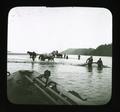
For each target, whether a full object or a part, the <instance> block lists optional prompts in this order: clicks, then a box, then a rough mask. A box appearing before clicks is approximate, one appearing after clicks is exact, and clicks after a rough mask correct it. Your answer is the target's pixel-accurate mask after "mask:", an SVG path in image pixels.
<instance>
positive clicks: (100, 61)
mask: <svg viewBox="0 0 120 112" xmlns="http://www.w3.org/2000/svg"><path fill="white" fill-rule="evenodd" d="M97 64H98V68H102V67H103V62H102V60H101V58H99V60H98V61H97Z"/></svg>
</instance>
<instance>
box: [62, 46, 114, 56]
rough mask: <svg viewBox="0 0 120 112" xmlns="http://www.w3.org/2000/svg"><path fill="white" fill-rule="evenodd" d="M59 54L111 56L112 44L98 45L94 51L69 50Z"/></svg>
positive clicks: (89, 49)
mask: <svg viewBox="0 0 120 112" xmlns="http://www.w3.org/2000/svg"><path fill="white" fill-rule="evenodd" d="M61 53H63V54H72V55H94V56H112V44H104V45H100V46H98V47H97V48H96V49H93V48H88V49H82V48H77V49H76V48H69V49H67V50H65V51H62V52H61Z"/></svg>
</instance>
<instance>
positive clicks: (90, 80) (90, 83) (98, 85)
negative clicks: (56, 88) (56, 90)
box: [7, 55, 112, 105]
mask: <svg viewBox="0 0 120 112" xmlns="http://www.w3.org/2000/svg"><path fill="white" fill-rule="evenodd" d="M88 57H89V56H84V55H81V58H80V60H78V59H77V55H69V59H68V60H67V59H58V58H57V59H56V58H55V61H54V62H48V61H47V60H46V62H44V63H34V64H31V63H8V65H7V71H9V72H11V73H13V72H15V71H17V70H26V69H27V70H36V71H37V72H39V73H41V74H42V73H43V72H44V71H45V70H46V69H48V70H50V71H51V79H52V80H54V81H55V82H57V83H58V84H60V85H62V86H63V87H64V88H65V89H67V90H74V91H76V92H78V93H79V94H80V95H81V96H82V97H84V98H87V101H86V102H90V104H91V105H104V104H106V103H108V102H109V100H110V99H111V94H112V57H102V56H93V60H94V62H96V61H97V60H98V59H99V58H102V60H103V64H104V65H107V66H109V67H110V68H103V69H102V70H98V69H97V67H93V68H92V70H91V71H89V69H88V68H87V67H83V66H76V65H77V64H82V63H85V61H86V59H87V58H88ZM12 60H14V61H31V60H30V58H29V56H28V55H8V61H12ZM36 61H38V62H40V61H39V60H38V59H36Z"/></svg>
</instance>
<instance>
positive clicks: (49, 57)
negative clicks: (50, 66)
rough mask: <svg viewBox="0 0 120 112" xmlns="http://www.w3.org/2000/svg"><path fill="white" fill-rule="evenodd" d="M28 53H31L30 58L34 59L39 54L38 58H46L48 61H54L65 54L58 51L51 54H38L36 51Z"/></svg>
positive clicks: (42, 59) (43, 59)
mask: <svg viewBox="0 0 120 112" xmlns="http://www.w3.org/2000/svg"><path fill="white" fill-rule="evenodd" d="M27 54H29V56H30V58H32V60H33V61H34V60H35V58H36V57H37V56H39V57H38V59H39V60H41V61H45V60H46V59H47V60H48V61H54V58H62V56H63V54H61V53H58V51H53V52H52V53H49V54H37V53H35V52H34V51H33V52H30V51H27Z"/></svg>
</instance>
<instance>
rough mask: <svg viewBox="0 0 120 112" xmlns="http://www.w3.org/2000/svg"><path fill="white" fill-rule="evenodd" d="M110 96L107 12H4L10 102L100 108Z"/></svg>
mask: <svg viewBox="0 0 120 112" xmlns="http://www.w3.org/2000/svg"><path fill="white" fill-rule="evenodd" d="M111 97H112V13H111V12H110V11H109V10H108V9H107V8H99V7H44V6H39V7H38V6H36V7H32V6H29V7H27V6H22V7H20V6H19V7H14V8H12V9H11V10H10V11H9V13H8V29H7V99H8V100H9V102H10V103H12V104H34V105H36V104H37V105H105V104H107V103H109V102H110V100H111Z"/></svg>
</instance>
